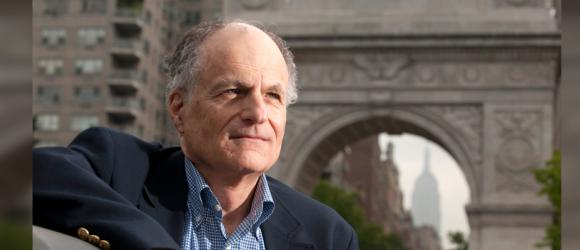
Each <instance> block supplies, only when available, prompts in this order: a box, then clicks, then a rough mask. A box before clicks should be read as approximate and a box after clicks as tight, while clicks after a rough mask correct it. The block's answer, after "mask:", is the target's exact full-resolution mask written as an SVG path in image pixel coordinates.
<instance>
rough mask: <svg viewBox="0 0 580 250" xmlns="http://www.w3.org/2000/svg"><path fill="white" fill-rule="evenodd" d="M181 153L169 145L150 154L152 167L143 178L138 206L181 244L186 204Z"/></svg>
mask: <svg viewBox="0 0 580 250" xmlns="http://www.w3.org/2000/svg"><path fill="white" fill-rule="evenodd" d="M184 157H185V156H184V154H183V152H181V150H179V148H169V149H165V150H162V151H160V152H159V153H158V154H155V155H153V156H152V158H151V161H152V164H151V169H150V171H149V174H148V176H147V180H146V181H145V185H144V188H143V194H142V198H141V199H140V201H139V203H138V206H139V209H141V211H143V212H145V213H147V214H149V215H150V216H151V217H153V218H154V219H155V220H156V221H158V222H159V224H161V225H162V226H163V227H164V228H165V230H166V231H167V232H168V233H169V234H170V235H171V236H172V237H173V239H174V240H175V242H177V243H180V242H181V240H182V237H183V226H184V224H185V209H186V207H187V192H188V189H187V181H186V179H185V178H186V177H185V166H184V165H183V162H184Z"/></svg>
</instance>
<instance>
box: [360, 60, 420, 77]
mask: <svg viewBox="0 0 580 250" xmlns="http://www.w3.org/2000/svg"><path fill="white" fill-rule="evenodd" d="M409 64H410V60H409V57H408V56H404V55H397V54H374V55H355V56H354V65H355V67H356V68H359V69H361V70H362V71H364V72H365V73H366V74H367V76H368V77H369V79H371V80H392V79H394V78H395V77H396V76H397V74H398V73H399V72H400V71H401V70H402V69H403V68H404V67H406V66H408V65H409Z"/></svg>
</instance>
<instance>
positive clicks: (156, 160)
mask: <svg viewBox="0 0 580 250" xmlns="http://www.w3.org/2000/svg"><path fill="white" fill-rule="evenodd" d="M33 177H34V187H33V199H34V200H33V201H34V207H33V219H32V220H33V224H35V225H38V226H42V227H46V228H49V229H53V230H56V231H60V232H63V233H66V234H70V235H74V236H76V231H77V229H78V228H79V227H85V228H87V229H88V230H89V231H90V233H91V234H96V235H98V236H99V237H100V238H101V239H105V240H108V241H109V242H110V243H111V248H112V249H179V245H180V243H181V240H182V236H183V228H184V223H185V208H186V201H187V192H188V187H187V182H186V179H185V170H184V154H183V152H182V151H181V149H180V148H178V147H172V148H164V147H163V146H162V145H161V144H158V143H147V142H144V141H142V140H140V139H138V138H136V137H133V136H130V135H127V134H123V133H120V132H116V131H114V130H111V129H106V128H91V129H88V130H85V131H84V132H82V133H80V134H79V135H78V136H77V137H76V138H75V139H74V140H73V142H72V143H71V144H70V145H69V146H68V147H67V148H63V147H54V148H39V149H35V150H33ZM268 184H269V187H270V191H271V193H272V196H273V198H274V202H275V204H276V207H275V209H274V213H273V214H272V216H271V217H270V219H269V220H268V221H267V222H266V223H264V224H263V225H262V227H261V228H262V233H263V235H264V241H265V245H266V248H267V249H276V250H278V249H358V243H357V237H356V234H355V232H354V230H353V229H352V227H351V226H350V225H349V224H348V223H347V222H346V221H344V219H342V217H340V216H339V215H338V214H337V213H336V212H335V211H334V210H332V209H331V208H329V207H327V206H325V205H323V204H321V203H319V202H317V201H315V200H313V199H311V198H309V197H307V196H305V195H303V194H301V193H299V192H297V191H294V190H293V189H291V188H289V187H287V186H286V185H284V184H283V183H281V182H279V181H278V180H276V179H274V178H271V177H268Z"/></svg>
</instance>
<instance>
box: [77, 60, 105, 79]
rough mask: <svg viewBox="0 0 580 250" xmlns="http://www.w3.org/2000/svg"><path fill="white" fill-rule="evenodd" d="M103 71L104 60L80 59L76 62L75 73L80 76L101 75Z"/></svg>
mask: <svg viewBox="0 0 580 250" xmlns="http://www.w3.org/2000/svg"><path fill="white" fill-rule="evenodd" d="M102 70H103V60H101V59H78V60H77V61H76V62H75V72H76V73H77V74H78V75H91V74H96V73H100V72H101V71H102Z"/></svg>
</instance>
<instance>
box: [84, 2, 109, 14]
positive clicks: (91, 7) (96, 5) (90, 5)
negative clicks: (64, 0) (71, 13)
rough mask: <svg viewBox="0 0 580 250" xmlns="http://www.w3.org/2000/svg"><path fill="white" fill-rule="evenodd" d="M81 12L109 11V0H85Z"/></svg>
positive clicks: (100, 12)
mask: <svg viewBox="0 0 580 250" xmlns="http://www.w3.org/2000/svg"><path fill="white" fill-rule="evenodd" d="M81 12H82V13H97V14H104V13H106V12H107V0H83V2H82V6H81Z"/></svg>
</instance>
